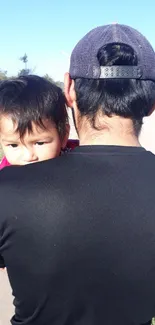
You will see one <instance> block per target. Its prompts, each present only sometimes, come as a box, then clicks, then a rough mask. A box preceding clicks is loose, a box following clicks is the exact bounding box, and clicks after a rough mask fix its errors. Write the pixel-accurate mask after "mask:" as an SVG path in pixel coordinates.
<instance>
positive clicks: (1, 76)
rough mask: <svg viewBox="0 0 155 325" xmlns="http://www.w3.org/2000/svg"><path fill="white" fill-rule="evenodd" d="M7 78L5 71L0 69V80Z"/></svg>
mask: <svg viewBox="0 0 155 325" xmlns="http://www.w3.org/2000/svg"><path fill="white" fill-rule="evenodd" d="M6 79H7V71H3V70H1V69H0V80H6Z"/></svg>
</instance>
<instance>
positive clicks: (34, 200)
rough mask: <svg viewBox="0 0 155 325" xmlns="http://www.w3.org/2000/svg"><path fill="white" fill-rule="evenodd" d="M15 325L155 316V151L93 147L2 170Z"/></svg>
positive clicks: (1, 238) (109, 324)
mask: <svg viewBox="0 0 155 325" xmlns="http://www.w3.org/2000/svg"><path fill="white" fill-rule="evenodd" d="M0 263H1V266H2V267H3V266H5V265H6V267H7V269H8V274H9V279H10V283H11V286H12V289H13V295H14V296H15V300H14V304H15V307H16V311H15V316H14V317H13V319H12V324H13V325H17V324H21V325H24V324H27V325H103V324H105V325H113V324H117V325H140V324H144V323H147V322H148V321H149V320H150V319H151V318H152V317H153V316H155V156H154V155H153V154H151V153H150V152H147V151H145V150H144V149H143V148H134V147H117V146H116V147H115V146H83V147H78V148H76V149H75V150H73V151H72V152H71V153H69V154H66V155H64V156H62V157H59V158H56V159H52V160H50V161H46V162H42V163H38V164H33V165H28V166H24V167H7V168H5V169H4V170H3V171H1V172H0Z"/></svg>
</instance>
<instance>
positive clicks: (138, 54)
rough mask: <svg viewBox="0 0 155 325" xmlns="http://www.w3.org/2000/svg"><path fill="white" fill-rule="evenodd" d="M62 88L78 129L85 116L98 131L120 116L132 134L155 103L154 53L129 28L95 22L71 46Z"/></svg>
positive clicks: (137, 34) (138, 128)
mask: <svg viewBox="0 0 155 325" xmlns="http://www.w3.org/2000/svg"><path fill="white" fill-rule="evenodd" d="M65 89H66V91H65V93H66V98H67V100H68V103H69V106H71V107H73V113H74V117H75V123H76V126H77V129H78V131H79V134H80V130H81V126H82V125H84V124H83V123H82V121H84V120H85V121H89V123H90V125H91V127H92V130H93V129H96V130H98V132H101V131H102V129H104V130H105V129H108V128H109V129H110V128H111V129H112V128H113V126H114V125H116V126H117V127H118V123H116V121H117V122H118V121H120V126H121V125H122V123H123V124H124V126H125V127H127V128H128V131H129V129H130V132H131V133H132V132H133V134H134V135H135V137H136V136H138V134H139V131H140V129H141V125H142V119H143V117H144V116H147V115H149V114H150V113H151V111H152V110H153V106H154V104H155V53H154V51H153V49H152V47H151V45H150V44H149V42H148V41H147V40H146V38H145V37H144V36H143V35H141V34H140V33H139V32H138V31H136V30H135V29H133V28H131V27H128V26H124V25H118V24H112V25H107V26H102V27H98V28H96V29H94V30H92V31H90V32H89V33H88V34H87V35H86V36H85V37H84V38H83V39H82V40H81V41H80V42H79V43H78V44H77V45H76V47H75V48H74V50H73V52H72V55H71V63H70V78H69V76H66V80H65ZM113 121H114V122H115V123H113ZM102 126H103V128H102ZM131 129H132V130H131ZM118 131H119V130H118ZM128 131H127V132H128Z"/></svg>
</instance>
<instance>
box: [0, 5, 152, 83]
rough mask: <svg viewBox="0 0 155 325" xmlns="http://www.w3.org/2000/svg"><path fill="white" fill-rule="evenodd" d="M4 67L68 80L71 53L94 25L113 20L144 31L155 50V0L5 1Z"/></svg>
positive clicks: (0, 62)
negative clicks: (24, 59) (23, 59)
mask: <svg viewBox="0 0 155 325" xmlns="http://www.w3.org/2000/svg"><path fill="white" fill-rule="evenodd" d="M0 8H1V10H0V32H1V39H0V69H2V70H7V71H8V75H15V74H16V73H17V71H18V70H19V69H21V68H22V67H23V65H22V63H21V62H20V60H19V58H20V57H21V56H22V55H23V54H24V53H25V52H26V53H27V55H28V59H29V63H28V64H29V67H30V68H34V72H35V73H36V74H39V75H44V74H46V73H48V74H49V75H50V76H51V77H53V78H54V79H55V80H63V75H64V72H65V71H67V70H68V66H69V57H70V54H71V51H72V49H73V47H74V46H75V44H76V43H77V41H78V40H80V38H81V37H83V36H84V35H85V34H86V33H87V32H88V31H89V30H91V29H92V28H94V27H96V26H99V25H104V24H108V23H112V22H118V23H124V24H127V25H131V26H132V27H134V28H137V29H139V31H141V32H142V33H143V34H144V35H145V36H146V37H147V38H148V39H149V41H150V42H151V43H152V45H153V47H154V48H155V36H154V35H155V0H148V1H145V2H144V3H143V1H142V0H141V1H140V0H130V1H125V0H117V1H116V0H106V1H104V0H75V1H73V0H58V1H56V0H26V1H22V0H5V1H4V0H0Z"/></svg>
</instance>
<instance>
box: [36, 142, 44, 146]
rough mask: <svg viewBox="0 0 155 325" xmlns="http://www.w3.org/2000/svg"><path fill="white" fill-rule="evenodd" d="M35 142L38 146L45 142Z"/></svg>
mask: <svg viewBox="0 0 155 325" xmlns="http://www.w3.org/2000/svg"><path fill="white" fill-rule="evenodd" d="M36 144H37V145H38V146H42V145H43V144H45V142H43V141H42V142H41V141H40V142H36Z"/></svg>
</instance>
